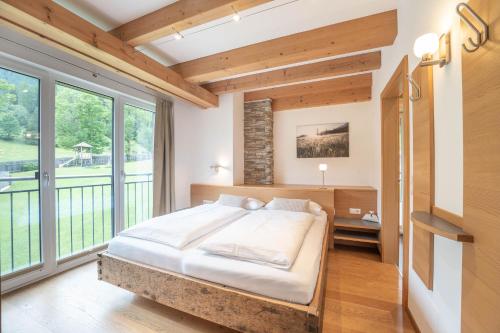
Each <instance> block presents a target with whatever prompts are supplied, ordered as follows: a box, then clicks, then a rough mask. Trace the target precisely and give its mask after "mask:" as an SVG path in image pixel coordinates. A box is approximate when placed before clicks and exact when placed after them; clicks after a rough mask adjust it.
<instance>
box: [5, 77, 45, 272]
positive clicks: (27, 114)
mask: <svg viewBox="0 0 500 333" xmlns="http://www.w3.org/2000/svg"><path fill="white" fill-rule="evenodd" d="M39 139H40V80H39V79H38V78H36V77H33V76H30V75H25V74H22V73H19V72H16V71H12V70H9V69H6V68H1V67H0V257H1V261H0V262H1V266H0V268H1V269H0V272H1V275H2V276H6V275H12V274H15V273H17V272H19V271H22V270H25V269H29V268H30V267H33V266H39V265H40V264H41V263H42V243H41V239H42V238H41V218H40V216H41V215H40V158H39V156H40V140H39Z"/></svg>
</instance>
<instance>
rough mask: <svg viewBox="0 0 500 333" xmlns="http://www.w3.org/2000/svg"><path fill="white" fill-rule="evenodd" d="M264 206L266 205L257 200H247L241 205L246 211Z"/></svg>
mask: <svg viewBox="0 0 500 333" xmlns="http://www.w3.org/2000/svg"><path fill="white" fill-rule="evenodd" d="M265 204H266V203H265V202H262V201H260V200H258V199H254V198H247V200H246V201H245V203H244V204H243V208H245V209H247V210H257V209H260V208H262V207H264V205H265Z"/></svg>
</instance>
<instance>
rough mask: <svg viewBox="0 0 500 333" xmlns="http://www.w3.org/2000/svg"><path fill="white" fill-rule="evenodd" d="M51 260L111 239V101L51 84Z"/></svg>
mask: <svg viewBox="0 0 500 333" xmlns="http://www.w3.org/2000/svg"><path fill="white" fill-rule="evenodd" d="M55 97H56V108H55V123H56V126H55V145H56V148H57V150H56V154H55V175H56V192H55V203H56V219H57V229H56V230H57V257H58V258H63V257H66V256H68V255H72V254H74V253H78V252H80V251H82V250H85V249H88V248H92V247H94V246H96V245H100V244H103V243H104V242H106V241H108V240H109V239H111V238H112V237H113V99H112V98H110V97H107V96H103V95H99V94H96V93H94V92H91V91H87V90H83V89H79V88H76V87H72V86H68V85H65V84H61V83H57V84H56V94H55Z"/></svg>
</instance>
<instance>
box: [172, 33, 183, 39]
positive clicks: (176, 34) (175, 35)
mask: <svg viewBox="0 0 500 333" xmlns="http://www.w3.org/2000/svg"><path fill="white" fill-rule="evenodd" d="M174 38H175V39H177V40H181V39H183V38H184V36H183V35H182V34H181V33H180V32H176V33H175V34H174Z"/></svg>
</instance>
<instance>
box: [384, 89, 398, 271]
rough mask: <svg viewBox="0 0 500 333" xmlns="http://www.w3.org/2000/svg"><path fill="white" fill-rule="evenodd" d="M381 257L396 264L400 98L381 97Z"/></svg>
mask: <svg viewBox="0 0 500 333" xmlns="http://www.w3.org/2000/svg"><path fill="white" fill-rule="evenodd" d="M381 117H382V261H383V262H386V263H391V264H396V263H397V262H398V259H399V258H398V253H399V251H398V249H399V237H398V236H397V235H398V233H399V148H398V141H399V98H397V97H395V98H384V99H382V114H381Z"/></svg>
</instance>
